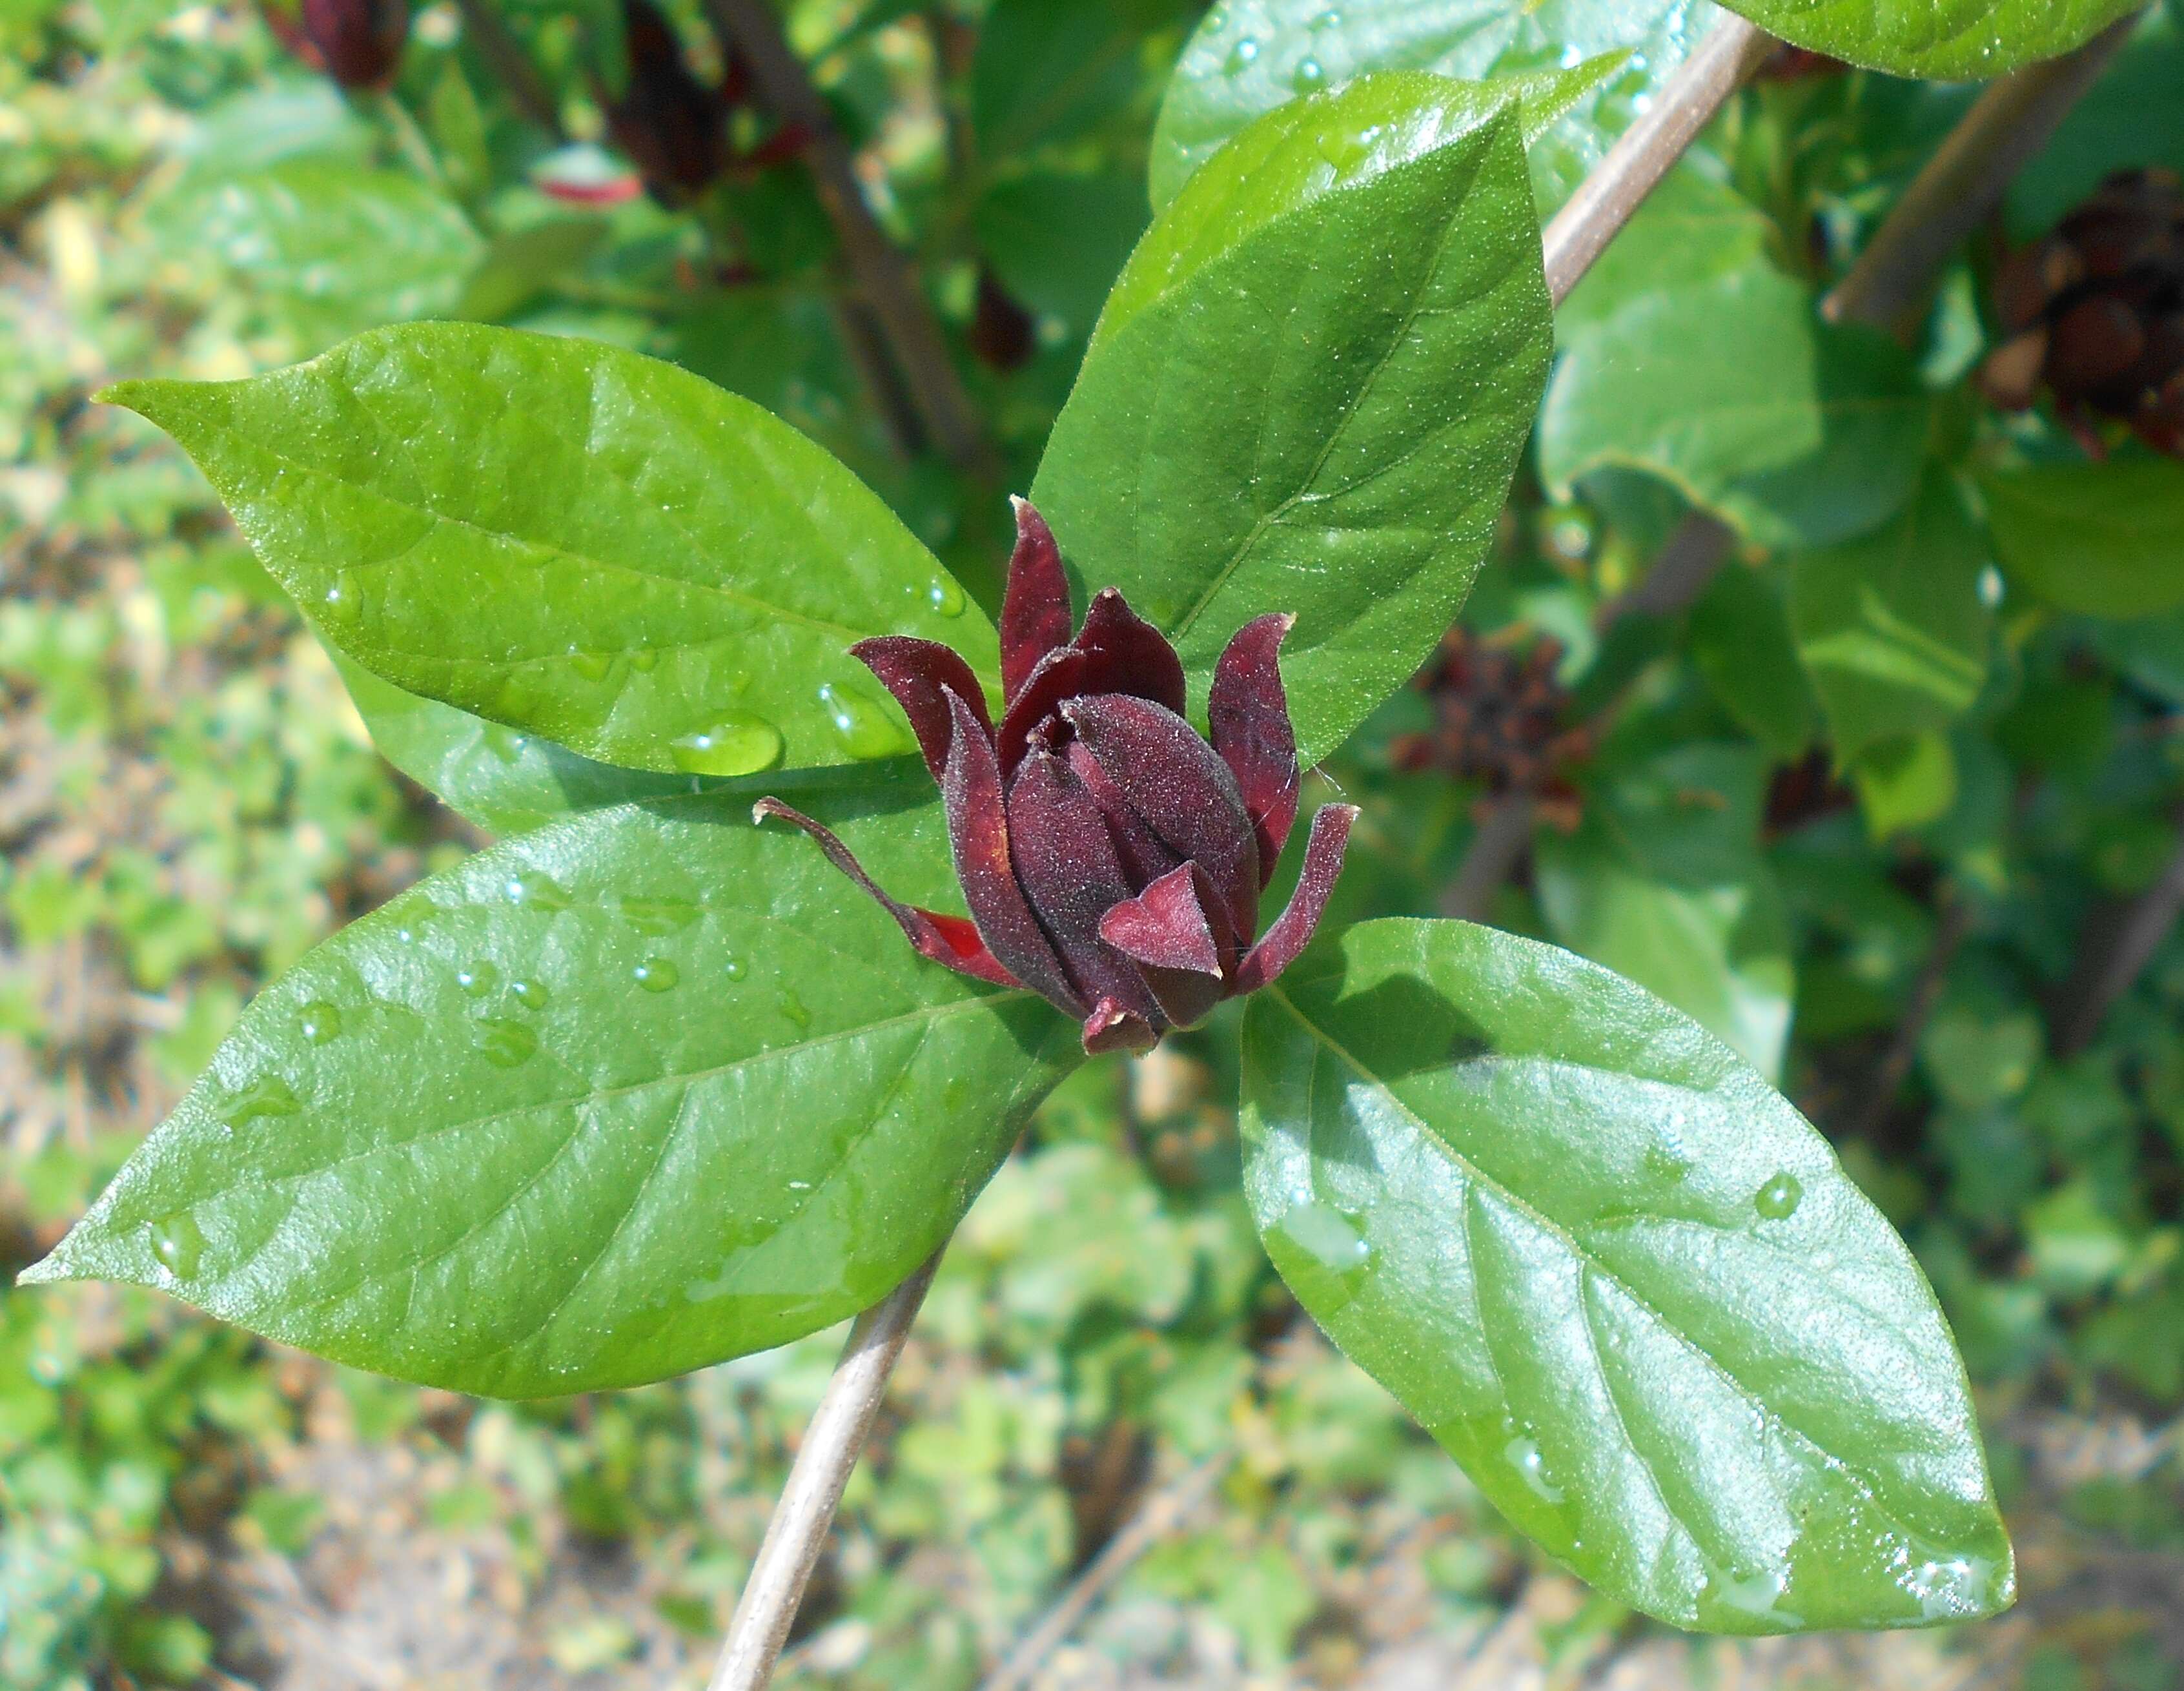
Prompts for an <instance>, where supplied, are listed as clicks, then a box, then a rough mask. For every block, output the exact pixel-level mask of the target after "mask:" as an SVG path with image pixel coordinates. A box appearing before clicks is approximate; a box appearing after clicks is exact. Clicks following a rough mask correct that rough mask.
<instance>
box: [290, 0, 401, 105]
mask: <svg viewBox="0 0 2184 1691" xmlns="http://www.w3.org/2000/svg"><path fill="white" fill-rule="evenodd" d="M265 18H266V21H267V22H268V23H269V24H270V25H272V27H273V30H274V32H275V33H276V35H278V36H280V37H281V42H282V44H283V45H284V46H286V47H287V48H288V49H289V50H290V51H291V52H292V53H295V54H296V55H297V56H298V57H299V58H301V59H304V61H305V62H307V63H309V64H315V65H316V66H317V67H318V68H319V69H320V70H324V71H325V72H326V75H329V76H331V77H332V78H333V79H334V81H337V82H338V83H340V84H341V86H342V87H344V88H348V89H350V90H352V91H353V92H358V93H365V92H372V91H375V90H377V89H381V88H384V87H387V85H388V84H389V83H391V82H393V81H394V72H395V70H396V69H397V68H398V66H399V65H400V64H401V63H402V46H403V43H404V42H405V41H406V40H408V38H409V6H408V4H407V3H406V0H303V5H302V8H301V10H300V14H299V15H298V14H281V13H278V12H276V11H274V10H273V9H271V8H268V9H267V11H266V13H265Z"/></svg>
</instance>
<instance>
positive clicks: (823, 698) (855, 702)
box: [819, 681, 916, 758]
mask: <svg viewBox="0 0 2184 1691" xmlns="http://www.w3.org/2000/svg"><path fill="white" fill-rule="evenodd" d="M819 703H820V705H821V706H822V707H823V708H824V709H825V711H826V712H827V720H828V721H829V722H831V723H833V725H834V733H835V735H836V737H837V738H838V739H840V740H841V742H842V746H843V749H844V751H847V752H848V753H849V754H850V756H852V757H855V758H870V757H894V756H897V755H899V754H900V753H902V752H905V751H911V750H912V749H913V748H914V746H915V744H916V743H915V742H914V741H913V740H911V738H910V736H909V735H908V734H905V732H904V731H903V729H902V728H900V727H899V726H898V725H897V724H896V723H895V720H894V717H891V716H889V714H888V713H887V712H885V711H884V710H883V709H882V708H881V707H880V706H878V705H877V704H875V703H874V702H873V701H872V700H870V699H867V698H866V697H865V696H864V695H862V694H861V693H858V692H855V691H854V690H853V689H850V687H849V686H848V685H847V684H836V683H834V682H831V681H830V682H827V683H825V684H823V685H822V686H821V688H820V689H819Z"/></svg>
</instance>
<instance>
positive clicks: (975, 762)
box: [940, 688, 1084, 1016]
mask: <svg viewBox="0 0 2184 1691" xmlns="http://www.w3.org/2000/svg"><path fill="white" fill-rule="evenodd" d="M942 694H943V696H944V697H945V698H946V700H947V701H948V708H949V711H950V714H951V716H952V717H953V720H954V725H955V726H954V734H955V737H954V741H953V743H952V744H951V745H950V747H949V748H948V767H947V768H946V770H945V771H944V773H943V774H942V777H941V781H940V794H941V797H942V799H943V801H944V802H945V804H946V806H947V809H948V840H949V844H950V845H951V846H952V847H953V848H954V850H955V856H956V879H957V880H959V881H961V883H962V884H963V899H964V902H966V903H967V904H968V905H969V906H970V907H971V917H972V920H973V921H975V922H976V923H977V924H978V932H979V934H980V935H981V936H982V937H983V939H984V940H985V941H986V944H987V946H989V948H990V949H991V950H992V952H993V953H994V955H995V957H998V958H1000V962H1001V966H1002V967H1003V968H1006V969H1007V970H1008V971H1009V973H1010V974H1013V975H1015V976H1016V978H1017V979H1019V980H1021V981H1022V982H1023V984H1024V985H1027V986H1028V987H1030V988H1031V989H1032V990H1033V991H1034V992H1037V993H1039V994H1040V995H1041V996H1044V997H1045V998H1046V999H1047V1000H1048V1001H1049V1002H1051V1003H1054V1004H1057V1005H1059V1006H1061V1007H1062V1008H1063V1009H1065V1010H1067V1011H1068V1012H1069V1013H1070V1014H1071V1015H1073V1016H1081V1015H1083V1014H1084V999H1083V998H1082V997H1080V996H1078V992H1077V990H1076V988H1075V987H1074V986H1073V985H1071V984H1070V979H1069V974H1068V972H1067V970H1066V969H1064V968H1062V966H1061V958H1060V957H1056V955H1055V952H1054V946H1053V944H1052V942H1051V941H1050V940H1048V938H1047V937H1046V930H1045V929H1043V928H1041V927H1040V926H1039V918H1037V917H1036V916H1034V915H1033V914H1032V909H1031V906H1030V905H1029V904H1028V903H1026V902H1025V901H1024V895H1023V889H1022V887H1020V886H1018V885H1017V878H1016V868H1015V866H1014V864H1012V863H1011V862H1010V859H1009V822H1008V812H1007V807H1006V804H1005V802H1004V801H1003V798H1002V795H1001V771H1000V765H999V764H998V763H996V762H995V759H994V743H993V741H992V740H991V739H989V738H987V736H986V734H984V733H983V731H982V730H981V729H980V727H979V724H978V718H977V717H975V716H973V715H972V712H971V707H970V706H968V705H967V704H965V703H964V702H963V698H962V695H961V694H959V693H957V692H956V690H955V689H953V688H944V689H942Z"/></svg>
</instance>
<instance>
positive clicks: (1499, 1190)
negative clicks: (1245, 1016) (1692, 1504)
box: [1265, 985, 1931, 1540]
mask: <svg viewBox="0 0 2184 1691" xmlns="http://www.w3.org/2000/svg"><path fill="white" fill-rule="evenodd" d="M1265 991H1266V993H1267V996H1269V997H1270V998H1273V999H1274V1000H1275V1001H1276V1002H1279V1004H1280V1005H1281V1007H1283V1008H1284V1009H1285V1010H1287V1011H1288V1012H1289V1013H1290V1015H1291V1016H1292V1017H1294V1018H1295V1020H1296V1022H1297V1024H1298V1025H1299V1026H1300V1027H1301V1028H1302V1029H1304V1030H1305V1031H1306V1032H1307V1034H1309V1035H1311V1036H1312V1038H1313V1039H1315V1040H1317V1041H1319V1042H1320V1044H1322V1045H1323V1046H1325V1047H1326V1048H1327V1049H1328V1050H1329V1051H1331V1052H1334V1054H1335V1056H1337V1057H1339V1058H1341V1060H1342V1061H1343V1062H1344V1063H1346V1064H1348V1065H1349V1067H1350V1068H1351V1069H1352V1070H1353V1071H1354V1072H1355V1073H1356V1074H1357V1075H1358V1076H1359V1077H1360V1078H1361V1079H1362V1080H1365V1081H1366V1082H1367V1083H1368V1085H1371V1086H1373V1088H1374V1090H1376V1091H1378V1092H1379V1094H1380V1096H1381V1097H1384V1098H1385V1099H1386V1100H1387V1101H1388V1102H1389V1103H1390V1105H1392V1106H1393V1107H1394V1108H1396V1110H1398V1111H1400V1112H1401V1114H1402V1115H1403V1116H1404V1117H1405V1118H1406V1119H1407V1120H1409V1121H1410V1122H1411V1123H1412V1125H1414V1126H1415V1127H1416V1128H1417V1130H1418V1132H1419V1133H1420V1134H1421V1135H1422V1136H1424V1138H1425V1139H1426V1140H1428V1141H1429V1142H1430V1143H1432V1144H1434V1145H1435V1146H1437V1147H1440V1150H1441V1151H1442V1152H1443V1153H1444V1154H1445V1155H1446V1156H1447V1158H1449V1160H1450V1161H1451V1162H1452V1163H1454V1164H1456V1166H1457V1169H1459V1170H1460V1171H1461V1172H1462V1173H1463V1175H1464V1177H1465V1178H1466V1179H1468V1180H1471V1181H1473V1182H1474V1183H1475V1184H1476V1186H1478V1187H1479V1189H1480V1190H1482V1191H1485V1192H1492V1193H1493V1194H1494V1195H1495V1196H1496V1197H1498V1198H1499V1199H1501V1200H1502V1202H1504V1203H1507V1204H1508V1205H1509V1206H1510V1208H1513V1209H1514V1210H1516V1211H1517V1212H1518V1213H1519V1214H1522V1215H1524V1216H1525V1217H1526V1218H1527V1219H1529V1220H1531V1221H1532V1222H1534V1223H1535V1225H1538V1226H1540V1227H1541V1228H1542V1229H1544V1230H1545V1231H1546V1232H1548V1233H1549V1234H1551V1235H1552V1236H1553V1237H1554V1238H1556V1239H1557V1240H1558V1241H1559V1242H1561V1243H1562V1245H1563V1247H1564V1248H1565V1249H1567V1250H1568V1252H1569V1253H1570V1255H1571V1257H1572V1258H1574V1259H1575V1260H1576V1261H1577V1262H1578V1263H1579V1264H1580V1265H1581V1267H1582V1268H1583V1269H1584V1270H1585V1271H1586V1272H1589V1273H1592V1274H1596V1275H1599V1276H1600V1277H1601V1278H1602V1280H1604V1281H1607V1283H1608V1284H1610V1285H1612V1286H1615V1287H1616V1288H1617V1289H1618V1290H1619V1291H1621V1292H1623V1293H1624V1295H1625V1296H1626V1297H1628V1298H1630V1301H1631V1302H1632V1303H1634V1304H1635V1305H1636V1306H1637V1307H1638V1308H1639V1309H1642V1310H1643V1311H1645V1313H1646V1315H1647V1316H1648V1317H1649V1318H1650V1319H1651V1320H1653V1321H1655V1322H1656V1323H1658V1325H1659V1326H1660V1328H1661V1331H1663V1332H1664V1333H1666V1334H1667V1335H1668V1336H1669V1338H1670V1339H1672V1340H1673V1341H1674V1342H1675V1343H1677V1344H1678V1345H1680V1346H1681V1347H1682V1348H1684V1349H1685V1351H1686V1352H1687V1353H1690V1354H1691V1356H1694V1357H1696V1358H1697V1359H1698V1360H1699V1362H1700V1363H1701V1364H1702V1365H1703V1366H1705V1367H1706V1368H1707V1369H1708V1370H1711V1371H1712V1372H1713V1374H1714V1375H1715V1376H1717V1377H1718V1378H1719V1379H1720V1380H1721V1381H1724V1383H1725V1384H1726V1385H1727V1386H1728V1387H1729V1388H1730V1390H1731V1391H1732V1392H1735V1393H1736V1396H1737V1397H1738V1398H1740V1399H1741V1401H1743V1402H1744V1403H1747V1404H1750V1405H1751V1406H1752V1409H1754V1410H1756V1411H1757V1412H1758V1414H1759V1415H1762V1416H1763V1417H1764V1418H1765V1419H1766V1420H1768V1421H1769V1422H1770V1423H1772V1424H1773V1425H1775V1426H1778V1427H1780V1428H1781V1429H1782V1430H1783V1431H1785V1432H1786V1433H1788V1434H1790V1435H1791V1437H1794V1438H1796V1439H1797V1442H1798V1443H1801V1444H1802V1445H1803V1446H1805V1447H1806V1448H1808V1449H1809V1450H1810V1451H1812V1452H1813V1454H1814V1455H1816V1456H1818V1457H1819V1459H1820V1460H1821V1461H1822V1462H1824V1463H1825V1464H1826V1465H1828V1466H1829V1467H1831V1468H1834V1469H1836V1470H1837V1471H1840V1472H1841V1473H1843V1474H1844V1475H1846V1476H1848V1477H1849V1478H1850V1479H1851V1480H1852V1481H1853V1483H1855V1484H1856V1485H1857V1486H1858V1489H1859V1490H1860V1491H1861V1492H1863V1493H1864V1495H1865V1498H1866V1501H1867V1502H1868V1503H1869V1504H1871V1505H1872V1506H1873V1507H1874V1509H1875V1510H1877V1511H1879V1512H1880V1515H1883V1516H1884V1517H1886V1519H1887V1520H1888V1521H1890V1522H1892V1524H1893V1525H1895V1526H1897V1527H1900V1528H1901V1529H1902V1530H1903V1532H1905V1533H1907V1534H1908V1535H1909V1536H1910V1537H1911V1538H1913V1539H1914V1540H1924V1539H1928V1538H1931V1535H1930V1534H1928V1533H1926V1532H1922V1531H1920V1530H1919V1528H1917V1527H1916V1526H1913V1525H1912V1524H1911V1523H1910V1522H1909V1521H1905V1520H1904V1519H1903V1517H1902V1516H1900V1515H1897V1513H1896V1512H1895V1510H1893V1509H1892V1508H1891V1507H1889V1506H1888V1505H1887V1504H1884V1503H1883V1502H1882V1501H1881V1497H1880V1487H1879V1486H1878V1485H1877V1483H1876V1482H1875V1480H1874V1479H1873V1477H1872V1476H1870V1475H1869V1474H1867V1473H1866V1472H1865V1471H1864V1470H1862V1469H1860V1468H1858V1467H1856V1466H1854V1465H1853V1464H1852V1463H1850V1462H1849V1461H1847V1459H1844V1458H1842V1457H1841V1456H1838V1455H1836V1454H1835V1453H1834V1452H1833V1451H1831V1450H1830V1449H1829V1448H1827V1447H1826V1446H1825V1445H1824V1444H1822V1443H1820V1441H1819V1439H1818V1438H1816V1437H1814V1436H1813V1435H1812V1434H1810V1433H1808V1432H1807V1431H1805V1430H1804V1429H1803V1428H1802V1427H1801V1426H1797V1424H1796V1423H1795V1422H1793V1421H1791V1420H1789V1419H1788V1418H1787V1417H1786V1415H1783V1414H1782V1412H1781V1411H1780V1410H1779V1409H1776V1408H1775V1406H1774V1405H1772V1404H1769V1403H1767V1402H1766V1401H1765V1400H1764V1399H1763V1398H1758V1397H1756V1396H1754V1395H1753V1393H1752V1390H1751V1388H1750V1387H1747V1386H1746V1385H1745V1383H1744V1382H1743V1381H1741V1380H1740V1379H1738V1378H1737V1377H1736V1375H1734V1374H1732V1373H1731V1372H1730V1370H1729V1369H1728V1368H1727V1367H1726V1366H1724V1365H1723V1364H1722V1362H1721V1361H1720V1360H1719V1359H1718V1358H1717V1357H1715V1356H1714V1355H1713V1353H1710V1352H1709V1351H1708V1349H1707V1348H1705V1347H1704V1346H1703V1345H1702V1344H1700V1343H1699V1342H1697V1340H1695V1339H1693V1338H1692V1337H1691V1336H1690V1335H1689V1334H1687V1333H1685V1331H1683V1329H1682V1328H1680V1327H1679V1326H1678V1325H1676V1324H1675V1323H1674V1321H1672V1320H1669V1318H1668V1317H1667V1316H1666V1315H1665V1314H1663V1313H1662V1312H1661V1311H1660V1310H1659V1309H1658V1308H1657V1307H1656V1306H1655V1304H1654V1303H1653V1301H1652V1299H1651V1298H1648V1297H1646V1295H1645V1294H1644V1293H1643V1292H1641V1291H1640V1290H1639V1289H1638V1288H1637V1287H1635V1286H1632V1285H1631V1284H1630V1282H1629V1281H1627V1280H1625V1279H1624V1277H1623V1276H1622V1275H1619V1274H1618V1273H1616V1272H1615V1271H1614V1270H1613V1269H1611V1268H1610V1267H1608V1266H1607V1264H1605V1263H1603V1262H1602V1261H1601V1260H1600V1258H1597V1257H1596V1256H1595V1255H1594V1254H1593V1253H1591V1251H1589V1250H1587V1249H1586V1248H1585V1247H1584V1246H1583V1245H1581V1244H1580V1243H1579V1242H1578V1241H1577V1239H1576V1238H1575V1237H1574V1236H1573V1235H1572V1234H1571V1232H1570V1231H1569V1230H1568V1228H1566V1227H1564V1226H1563V1225H1562V1224H1561V1223H1560V1222H1559V1221H1557V1220H1556V1219H1554V1218H1553V1217H1552V1216H1551V1215H1548V1214H1546V1213H1545V1212H1543V1211H1541V1209H1540V1208H1537V1207H1536V1206H1535V1205H1534V1204H1533V1203H1530V1202H1529V1200H1527V1199H1526V1198H1524V1197H1522V1196H1521V1195H1520V1194H1518V1193H1517V1192H1513V1191H1512V1190H1511V1189H1510V1188H1509V1187H1508V1186H1505V1185H1503V1184H1502V1182H1501V1181H1500V1180H1496V1179H1494V1178H1493V1177H1492V1176H1491V1175H1488V1174H1487V1173H1486V1172H1485V1170H1484V1169H1481V1168H1479V1165H1478V1164H1475V1163H1474V1162H1473V1161H1472V1160H1471V1159H1470V1158H1468V1157H1467V1156H1465V1155H1464V1154H1463V1152H1461V1151H1459V1150H1458V1149H1457V1147H1455V1146H1453V1145H1451V1143H1450V1142H1449V1141H1448V1140H1447V1139H1446V1137H1444V1136H1442V1135H1440V1134H1439V1133H1436V1132H1435V1130H1434V1129H1433V1127H1432V1125H1431V1124H1430V1123H1429V1122H1428V1121H1427V1120H1426V1119H1425V1118H1424V1117H1423V1116H1421V1115H1419V1114H1418V1112H1417V1111H1416V1110H1414V1109H1412V1108H1411V1107H1410V1105H1409V1104H1407V1102H1404V1100H1403V1099H1402V1097H1401V1096H1400V1095H1399V1094H1398V1093H1397V1092H1396V1090H1395V1089H1394V1088H1393V1087H1391V1086H1390V1085H1388V1083H1387V1082H1386V1081H1385V1080H1382V1079H1381V1078H1380V1077H1379V1075H1378V1074H1374V1073H1373V1071H1372V1069H1369V1068H1368V1067H1367V1066H1366V1065H1365V1063H1363V1062H1362V1061H1361V1060H1360V1059H1359V1058H1357V1057H1356V1056H1355V1055H1353V1054H1352V1053H1351V1051H1350V1050H1349V1049H1348V1048H1347V1047H1346V1046H1344V1045H1343V1044H1342V1042H1341V1041H1339V1040H1337V1039H1336V1038H1335V1037H1334V1035H1332V1034H1330V1033H1329V1032H1328V1031H1327V1030H1325V1029H1324V1028H1322V1027H1321V1026H1320V1025H1319V1024H1318V1023H1316V1022H1314V1021H1313V1020H1312V1019H1311V1018H1310V1017H1309V1016H1307V1015H1306V1014H1305V1013H1304V1012H1303V1010H1302V1009H1301V1008H1300V1007H1298V1006H1297V1004H1296V1002H1295V1000H1293V999H1291V998H1290V996H1289V995H1288V994H1287V993H1286V992H1284V991H1282V989H1281V987H1280V986H1279V985H1273V986H1269V987H1268V988H1266V989H1265ZM1585 1066H1589V1065H1585ZM1602 1373H1603V1376H1604V1374H1605V1370H1602ZM1631 1448H1632V1449H1633V1450H1634V1451H1637V1449H1638V1448H1637V1446H1636V1445H1635V1443H1633V1445H1632V1447H1631ZM1638 1454H1639V1458H1640V1460H1641V1462H1643V1461H1644V1459H1645V1458H1644V1453H1643V1452H1642V1451H1638ZM1671 1514H1672V1515H1673V1514H1674V1512H1673V1511H1671ZM1678 1525H1679V1526H1682V1525H1683V1523H1682V1522H1681V1521H1680V1520H1679V1521H1678ZM1685 1530H1686V1531H1688V1530H1689V1529H1688V1528H1685Z"/></svg>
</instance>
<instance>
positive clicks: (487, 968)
mask: <svg viewBox="0 0 2184 1691" xmlns="http://www.w3.org/2000/svg"><path fill="white" fill-rule="evenodd" d="M499 984H500V971H499V969H497V968H494V967H493V965H492V964H491V963H487V961H486V960H485V959H484V958H483V957H480V958H479V959H478V960H477V961H476V963H472V964H471V965H470V966H469V967H468V968H459V969H457V970H456V971H455V985H458V986H460V987H461V988H462V989H463V991H465V992H467V993H469V994H470V995H471V997H473V998H482V997H484V996H485V995H486V994H487V993H488V992H490V991H493V988H494V987H495V986H497V985H499Z"/></svg>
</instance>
